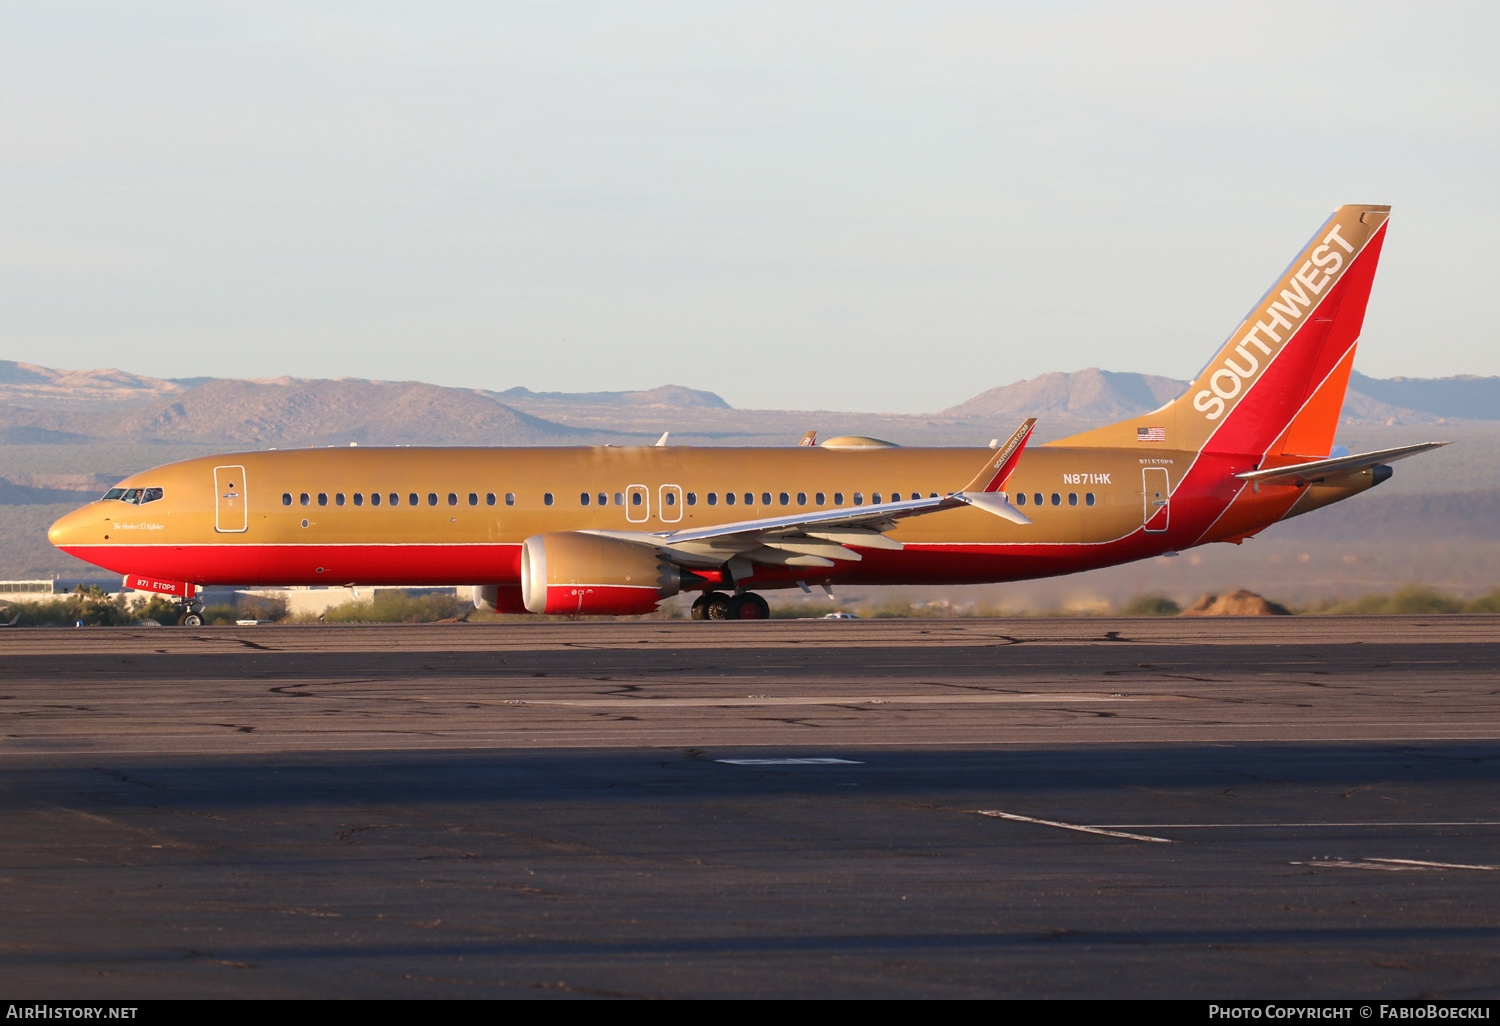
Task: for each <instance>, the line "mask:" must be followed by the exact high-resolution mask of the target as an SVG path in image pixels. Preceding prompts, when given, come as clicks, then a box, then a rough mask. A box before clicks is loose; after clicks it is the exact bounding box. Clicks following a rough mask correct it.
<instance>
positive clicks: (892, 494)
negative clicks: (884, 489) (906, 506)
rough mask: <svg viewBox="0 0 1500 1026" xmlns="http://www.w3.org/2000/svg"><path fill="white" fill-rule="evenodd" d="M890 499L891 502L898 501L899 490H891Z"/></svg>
mask: <svg viewBox="0 0 1500 1026" xmlns="http://www.w3.org/2000/svg"><path fill="white" fill-rule="evenodd" d="M891 501H892V502H900V501H901V493H900V492H892V493H891Z"/></svg>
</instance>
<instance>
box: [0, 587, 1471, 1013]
mask: <svg viewBox="0 0 1500 1026" xmlns="http://www.w3.org/2000/svg"><path fill="white" fill-rule="evenodd" d="M1497 630H1500V617H1483V616H1481V617H1458V616H1453V617H1400V618H1391V617H1370V618H1266V619H1229V620H1220V619H1197V620H1190V619H1129V620H1126V619H1121V620H1105V619H1068V620H1041V619H1024V620H932V621H911V620H902V621H771V622H767V623H738V624H728V623H673V622H648V621H642V622H629V623H611V622H603V623H595V622H579V623H537V624H492V625H477V624H474V625H471V624H453V625H430V626H392V627H387V626H369V627H331V626H306V627H272V626H258V627H246V628H199V629H186V628H158V629H79V630H42V629H37V630H13V631H5V632H3V634H0V998H26V999H35V998H64V997H68V998H88V997H96V998H104V997H118V998H149V997H169V996H170V997H185V996H207V997H214V996H221V997H246V996H251V997H356V996H357V997H437V996H452V997H541V996H556V997H566V996H616V995H618V996H640V997H708V996H722V997H739V996H794V997H851V996H859V997H875V996H882V997H884V996H891V997H922V996H949V997H981V996H984V997H1071V996H1076V997H1204V998H1206V997H1219V998H1229V997H1275V998H1290V997H1358V998H1371V999H1374V998H1387V999H1391V998H1409V997H1430V996H1444V997H1455V998H1469V997H1500V894H1497V885H1500V844H1497V843H1496V842H1497V840H1500V789H1497V786H1496V785H1497V782H1500V781H1497V776H1500V716H1497V715H1496V708H1497V703H1500V698H1497V691H1500V646H1497V645H1496V644H1495V640H1494V639H1495V636H1496V632H1497Z"/></svg>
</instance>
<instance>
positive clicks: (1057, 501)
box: [1052, 492, 1062, 506]
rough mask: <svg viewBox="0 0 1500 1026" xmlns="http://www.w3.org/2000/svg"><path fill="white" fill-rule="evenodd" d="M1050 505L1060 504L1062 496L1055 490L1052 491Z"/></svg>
mask: <svg viewBox="0 0 1500 1026" xmlns="http://www.w3.org/2000/svg"><path fill="white" fill-rule="evenodd" d="M1052 505H1054V506H1061V505H1062V496H1061V495H1058V494H1057V493H1056V492H1053V493H1052Z"/></svg>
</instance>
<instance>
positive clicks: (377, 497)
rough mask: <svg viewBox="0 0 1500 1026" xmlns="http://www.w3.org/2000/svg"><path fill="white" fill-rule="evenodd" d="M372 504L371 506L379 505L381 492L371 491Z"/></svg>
mask: <svg viewBox="0 0 1500 1026" xmlns="http://www.w3.org/2000/svg"><path fill="white" fill-rule="evenodd" d="M370 505H371V506H379V505H380V493H379V492H371V493H370Z"/></svg>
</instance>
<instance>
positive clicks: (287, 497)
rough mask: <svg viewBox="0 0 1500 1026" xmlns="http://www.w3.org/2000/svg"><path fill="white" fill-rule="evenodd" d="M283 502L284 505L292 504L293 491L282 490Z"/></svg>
mask: <svg viewBox="0 0 1500 1026" xmlns="http://www.w3.org/2000/svg"><path fill="white" fill-rule="evenodd" d="M281 504H282V505H283V506H290V505H291V504H292V493H291V492H282V493H281Z"/></svg>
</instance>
